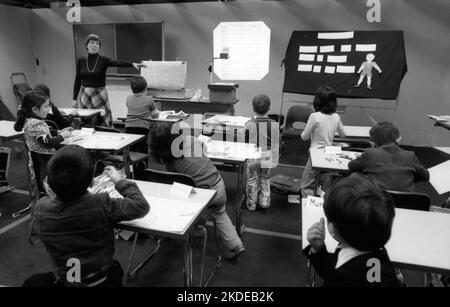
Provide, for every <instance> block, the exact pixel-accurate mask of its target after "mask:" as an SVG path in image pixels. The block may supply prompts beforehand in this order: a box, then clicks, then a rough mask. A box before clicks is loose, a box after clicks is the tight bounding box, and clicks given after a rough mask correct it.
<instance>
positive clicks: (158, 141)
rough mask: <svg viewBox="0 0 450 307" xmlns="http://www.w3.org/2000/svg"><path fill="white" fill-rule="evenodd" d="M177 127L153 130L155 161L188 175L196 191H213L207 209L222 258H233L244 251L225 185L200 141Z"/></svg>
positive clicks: (172, 170)
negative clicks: (216, 235)
mask: <svg viewBox="0 0 450 307" xmlns="http://www.w3.org/2000/svg"><path fill="white" fill-rule="evenodd" d="M172 127H174V129H173V130H174V131H172ZM176 127H177V126H176V125H175V126H173V125H171V124H170V123H162V124H159V125H156V126H155V127H154V128H153V129H152V131H151V132H150V135H151V142H150V143H151V147H152V153H153V155H154V157H155V159H156V161H157V162H159V163H162V164H165V166H166V169H167V170H168V171H170V172H175V173H182V174H186V175H189V176H190V177H191V178H192V179H193V180H194V182H195V185H196V187H198V188H205V189H214V190H216V192H217V193H216V195H215V196H214V199H212V200H211V204H210V206H209V209H210V210H212V216H213V218H214V219H215V222H216V227H217V234H218V236H219V238H220V239H221V242H222V243H223V244H222V245H224V246H225V248H224V250H223V251H222V253H223V256H224V257H225V258H227V259H232V258H236V257H237V256H239V255H240V254H242V253H243V252H244V251H245V248H244V245H243V243H242V241H241V239H240V238H239V236H238V234H237V232H236V228H235V227H234V226H233V224H232V223H231V220H230V218H229V217H228V215H227V212H226V210H225V205H226V203H227V194H226V190H225V183H224V181H223V179H222V177H221V176H220V173H219V171H218V170H217V169H216V167H215V166H214V164H213V163H212V162H211V160H210V159H209V158H207V157H206V156H204V154H203V150H202V144H201V143H200V141H199V140H198V139H196V138H194V137H192V136H191V135H179V131H175V130H176ZM197 149H200V150H197ZM177 150H179V151H177Z"/></svg>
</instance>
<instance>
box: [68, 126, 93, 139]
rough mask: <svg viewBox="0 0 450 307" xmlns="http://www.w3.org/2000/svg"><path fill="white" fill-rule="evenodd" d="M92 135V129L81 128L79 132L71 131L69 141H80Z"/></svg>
mask: <svg viewBox="0 0 450 307" xmlns="http://www.w3.org/2000/svg"><path fill="white" fill-rule="evenodd" d="M93 133H94V128H81V129H80V130H73V131H72V135H71V136H70V138H69V139H70V140H71V141H76V140H81V139H83V138H85V137H88V136H91V135H92V134H93Z"/></svg>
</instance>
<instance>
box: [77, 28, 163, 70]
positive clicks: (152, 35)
mask: <svg viewBox="0 0 450 307" xmlns="http://www.w3.org/2000/svg"><path fill="white" fill-rule="evenodd" d="M91 33H93V34H96V35H98V36H99V37H100V40H101V44H102V45H101V49H100V54H101V55H103V56H107V57H109V58H111V59H117V60H123V61H129V62H140V61H144V60H153V61H163V60H164V22H154V23H110V24H74V25H73V38H74V46H75V62H76V60H77V59H78V58H79V57H83V56H86V48H85V39H86V37H87V36H88V35H89V34H91ZM107 73H108V75H109V76H110V75H119V76H122V75H134V74H138V71H137V70H136V69H134V68H133V67H117V68H116V67H111V68H109V69H108V72H107Z"/></svg>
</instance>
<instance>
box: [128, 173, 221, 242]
mask: <svg viewBox="0 0 450 307" xmlns="http://www.w3.org/2000/svg"><path fill="white" fill-rule="evenodd" d="M134 182H136V184H137V185H138V187H139V189H140V190H141V191H142V193H143V194H144V196H145V198H146V199H147V201H148V203H149V204H150V211H149V213H148V214H147V215H146V216H145V217H143V218H140V219H136V220H133V221H127V222H121V223H120V225H122V226H125V227H124V228H126V229H130V230H134V231H139V232H147V233H150V234H159V235H161V234H163V235H165V236H169V237H175V238H176V237H183V236H185V235H186V233H187V232H188V231H189V229H190V228H191V227H192V225H193V224H194V223H195V221H196V220H197V219H198V217H199V215H200V214H201V213H202V212H203V210H204V209H205V208H206V207H207V206H208V204H209V203H210V201H211V199H212V198H213V197H214V195H215V193H216V191H214V190H207V189H198V188H195V189H194V190H195V193H191V195H190V196H189V198H188V199H185V198H180V197H178V196H174V195H171V194H170V189H171V187H172V186H171V185H168V184H161V183H155V182H147V181H138V180H135V181H134Z"/></svg>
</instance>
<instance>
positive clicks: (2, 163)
mask: <svg viewBox="0 0 450 307" xmlns="http://www.w3.org/2000/svg"><path fill="white" fill-rule="evenodd" d="M10 159H11V148H9V147H0V194H4V193H6V192H8V191H11V190H12V189H13V188H14V187H11V186H10V185H9V184H8V171H9V162H10Z"/></svg>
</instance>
